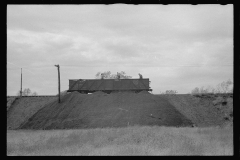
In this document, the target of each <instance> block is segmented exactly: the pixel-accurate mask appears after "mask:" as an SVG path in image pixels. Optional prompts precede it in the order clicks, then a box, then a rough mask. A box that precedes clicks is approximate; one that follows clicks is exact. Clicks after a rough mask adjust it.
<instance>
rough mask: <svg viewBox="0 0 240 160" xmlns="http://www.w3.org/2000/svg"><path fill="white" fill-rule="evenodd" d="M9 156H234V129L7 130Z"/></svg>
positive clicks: (131, 127)
mask: <svg viewBox="0 0 240 160" xmlns="http://www.w3.org/2000/svg"><path fill="white" fill-rule="evenodd" d="M7 155H8V156H17V155H23V156H27V155H29V156H34V155H70V156H71V155H73V156H74V155H233V128H232V127H231V126H228V127H224V128H220V127H208V128H189V127H183V128H175V127H163V126H130V127H125V128H96V129H76V130H7Z"/></svg>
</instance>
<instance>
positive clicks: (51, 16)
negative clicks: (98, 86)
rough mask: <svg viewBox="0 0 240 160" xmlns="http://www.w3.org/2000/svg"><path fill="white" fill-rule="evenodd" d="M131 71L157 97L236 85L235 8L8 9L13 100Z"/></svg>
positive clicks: (9, 80) (9, 75)
mask: <svg viewBox="0 0 240 160" xmlns="http://www.w3.org/2000/svg"><path fill="white" fill-rule="evenodd" d="M55 64H59V65H60V73H61V91H63V90H67V89H68V83H69V82H68V80H69V79H94V78H95V75H96V73H97V72H104V71H111V73H114V74H116V73H117V72H120V71H125V72H126V74H127V75H129V76H132V77H133V78H139V76H138V73H141V74H142V75H143V78H149V79H150V81H151V84H150V86H151V88H152V89H153V93H155V94H159V93H160V91H161V92H162V91H166V90H177V91H178V93H189V92H191V90H192V89H194V88H195V87H201V86H208V85H210V86H213V87H215V86H216V85H217V84H219V83H221V82H222V81H226V80H228V79H231V80H233V66H232V65H233V5H194V6H193V5H126V4H114V5H8V6H7V95H16V93H17V91H18V90H20V82H21V81H20V80H21V79H20V78H21V69H20V68H23V89H24V88H30V89H31V90H32V91H36V92H37V93H38V94H39V95H53V94H57V92H58V83H57V82H58V77H57V68H56V67H54V65H55Z"/></svg>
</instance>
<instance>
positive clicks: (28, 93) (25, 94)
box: [17, 88, 37, 96]
mask: <svg viewBox="0 0 240 160" xmlns="http://www.w3.org/2000/svg"><path fill="white" fill-rule="evenodd" d="M20 92H21V91H18V92H17V96H20V95H21V94H20ZM36 95H37V92H33V93H32V91H31V90H30V89H29V88H25V89H24V90H23V91H22V96H36Z"/></svg>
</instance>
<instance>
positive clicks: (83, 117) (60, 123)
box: [20, 91, 192, 129]
mask: <svg viewBox="0 0 240 160" xmlns="http://www.w3.org/2000/svg"><path fill="white" fill-rule="evenodd" d="M132 125H148V126H149V125H150V126H151V125H157V126H192V122H191V121H190V120H189V119H188V118H186V117H185V116H184V115H183V114H181V113H180V112H179V111H178V110H176V108H175V107H174V106H173V105H171V104H170V103H169V102H168V101H167V100H165V99H164V98H159V97H156V96H154V95H152V94H150V93H149V92H147V91H142V93H131V92H116V93H111V94H106V93H104V92H100V91H99V92H95V93H93V94H81V93H78V92H72V93H70V94H67V95H65V96H64V97H62V100H61V103H58V101H57V100H56V101H54V102H52V103H49V104H46V105H45V106H44V107H43V108H41V109H40V110H39V111H38V112H37V113H35V114H34V115H33V116H32V117H31V118H29V120H28V122H27V123H25V124H23V125H22V126H21V127H20V128H21V129H77V128H103V127H126V126H132Z"/></svg>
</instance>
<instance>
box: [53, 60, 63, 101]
mask: <svg viewBox="0 0 240 160" xmlns="http://www.w3.org/2000/svg"><path fill="white" fill-rule="evenodd" d="M54 66H56V67H57V68H58V103H60V102H61V101H60V71H59V68H60V66H59V64H58V65H54Z"/></svg>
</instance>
